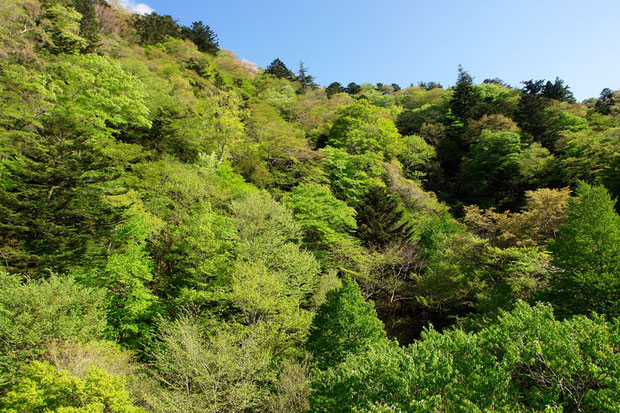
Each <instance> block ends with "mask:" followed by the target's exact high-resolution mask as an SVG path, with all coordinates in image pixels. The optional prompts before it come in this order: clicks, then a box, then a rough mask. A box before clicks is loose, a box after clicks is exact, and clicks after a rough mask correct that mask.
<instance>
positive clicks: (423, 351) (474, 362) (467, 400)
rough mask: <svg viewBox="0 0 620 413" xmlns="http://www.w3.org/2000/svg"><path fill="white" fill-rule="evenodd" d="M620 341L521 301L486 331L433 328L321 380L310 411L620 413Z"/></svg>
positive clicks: (353, 360) (608, 329) (357, 358)
mask: <svg viewBox="0 0 620 413" xmlns="http://www.w3.org/2000/svg"><path fill="white" fill-rule="evenodd" d="M619 340H620V336H619V333H618V326H617V323H606V322H605V321H604V320H603V319H601V318H600V317H596V318H594V319H588V318H586V317H575V318H573V319H571V320H564V321H557V320H556V319H555V317H554V316H553V312H552V309H551V307H550V306H545V305H540V304H539V305H538V306H536V307H529V306H528V305H527V304H525V303H523V302H519V303H518V304H517V306H516V308H515V309H514V310H513V311H512V312H510V313H502V314H501V315H500V317H498V319H497V323H495V324H493V325H491V326H489V327H487V328H484V329H482V330H481V331H479V332H478V333H465V332H463V331H461V330H449V331H446V332H445V333H443V334H441V333H438V332H436V331H434V330H429V331H426V332H424V333H423V334H422V338H421V339H420V340H419V341H417V342H416V343H415V344H413V345H411V346H409V347H408V348H403V347H398V346H397V345H394V344H391V343H385V344H383V345H378V346H374V347H373V348H371V349H369V350H367V351H365V352H360V353H358V354H355V355H352V356H351V357H349V358H347V359H346V360H345V362H344V363H342V364H340V365H338V366H336V367H335V368H333V369H331V370H328V371H324V372H321V373H319V374H318V375H317V376H316V378H315V379H314V380H313V382H312V383H311V390H312V393H311V396H310V406H311V408H310V411H314V412H328V411H340V412H354V411H386V412H387V411H403V412H436V411H485V410H489V411H492V410H498V408H500V406H501V409H502V410H505V411H514V412H526V411H547V412H560V411H600V412H613V411H616V410H617V409H618V408H620V405H619V403H618V398H617V397H616V395H617V394H618V392H619V391H620V388H619V385H618V378H619V377H620V376H619V375H620V369H619V368H618V364H617V362H618V358H619V355H618V352H617V350H616V349H617V346H618V343H619V342H620V341H619Z"/></svg>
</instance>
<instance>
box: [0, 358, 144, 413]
mask: <svg viewBox="0 0 620 413" xmlns="http://www.w3.org/2000/svg"><path fill="white" fill-rule="evenodd" d="M0 408H2V411H5V412H32V411H45V412H51V411H55V412H61V411H62V412H104V411H109V412H118V413H144V412H145V410H144V409H142V408H140V407H137V406H135V405H134V404H133V402H132V400H131V397H130V395H129V392H128V391H127V390H126V388H125V379H124V378H123V377H115V376H112V375H110V374H108V373H106V372H104V371H102V370H100V369H96V368H91V369H89V370H87V371H86V373H85V374H84V377H83V378H79V377H75V376H71V375H69V374H68V372H67V371H63V370H56V369H55V368H54V367H53V366H51V365H49V364H48V363H46V362H39V361H33V362H32V363H31V364H29V365H28V366H26V367H24V368H23V369H22V371H21V374H20V377H19V379H18V381H17V383H15V385H14V386H12V387H11V388H10V389H9V391H8V392H7V393H6V395H5V396H4V397H3V398H2V399H1V400H0Z"/></svg>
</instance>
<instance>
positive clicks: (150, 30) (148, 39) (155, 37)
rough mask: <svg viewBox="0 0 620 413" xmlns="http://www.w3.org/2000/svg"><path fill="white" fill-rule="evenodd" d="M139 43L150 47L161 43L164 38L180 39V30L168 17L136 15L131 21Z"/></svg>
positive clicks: (153, 14)
mask: <svg viewBox="0 0 620 413" xmlns="http://www.w3.org/2000/svg"><path fill="white" fill-rule="evenodd" d="M133 27H134V28H135V29H136V34H137V35H138V39H139V43H140V45H142V46H150V45H154V44H157V43H163V42H164V41H165V40H166V37H168V36H170V37H173V38H179V37H181V28H180V26H179V24H178V23H177V21H176V20H175V19H173V18H172V17H171V16H169V15H164V16H162V15H159V14H157V13H155V12H152V13H151V14H145V15H136V16H135V17H134V21H133Z"/></svg>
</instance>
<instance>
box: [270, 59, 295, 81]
mask: <svg viewBox="0 0 620 413" xmlns="http://www.w3.org/2000/svg"><path fill="white" fill-rule="evenodd" d="M265 73H266V74H269V75H273V76H275V77H279V78H284V79H288V80H290V81H294V80H295V74H294V73H293V72H292V71H291V70H290V69H289V68H288V67H286V65H285V64H284V62H283V61H282V60H280V59H275V60H274V61H273V62H271V64H269V66H267V69H265Z"/></svg>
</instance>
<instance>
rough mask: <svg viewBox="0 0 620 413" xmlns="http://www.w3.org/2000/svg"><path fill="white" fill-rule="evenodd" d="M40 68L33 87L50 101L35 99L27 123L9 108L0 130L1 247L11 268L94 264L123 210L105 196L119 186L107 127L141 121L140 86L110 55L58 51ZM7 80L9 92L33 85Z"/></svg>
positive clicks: (117, 153)
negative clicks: (41, 79)
mask: <svg viewBox="0 0 620 413" xmlns="http://www.w3.org/2000/svg"><path fill="white" fill-rule="evenodd" d="M48 70H49V72H50V73H49V76H50V77H51V79H50V81H49V83H48V84H47V85H42V84H39V85H37V87H36V89H35V90H37V91H39V92H40V91H41V90H44V91H45V92H46V94H47V93H49V94H50V95H49V97H48V102H45V101H44V102H45V103H47V104H48V105H49V106H48V105H43V106H42V107H41V106H38V105H37V110H39V111H40V112H39V113H37V114H36V121H34V122H33V120H34V119H31V120H30V121H28V122H24V120H25V119H24V114H23V113H21V111H20V112H15V111H13V110H10V111H9V113H8V115H9V117H11V115H13V116H14V117H13V118H12V119H11V118H9V119H7V122H8V124H7V125H6V128H7V129H8V130H7V131H6V133H5V134H3V135H0V139H2V142H3V143H4V144H6V147H8V148H10V149H9V151H8V152H9V153H8V154H4V155H5V162H4V171H3V182H2V185H1V186H0V200H1V205H0V228H1V229H2V232H3V236H2V237H0V248H2V250H3V254H4V256H5V260H6V261H8V265H9V266H10V267H11V268H14V269H19V271H23V272H29V273H31V274H37V275H40V272H41V270H43V269H44V268H51V269H54V270H55V271H58V272H62V271H64V270H67V269H69V268H74V267H76V266H88V265H93V266H94V265H95V264H97V263H101V261H102V260H103V259H104V256H105V254H106V250H107V246H108V243H109V241H110V239H111V232H112V230H113V229H114V227H115V225H116V224H117V223H118V222H119V221H120V218H121V214H122V210H123V207H122V206H120V205H114V204H112V203H110V202H109V201H108V199H107V198H106V197H107V196H108V195H115V194H119V193H121V192H122V191H123V186H122V185H121V184H120V182H119V178H120V177H121V175H122V166H123V163H124V161H125V158H124V156H123V149H121V147H119V145H117V142H116V141H115V140H114V137H113V134H114V133H118V131H119V129H120V128H121V127H122V126H125V125H138V126H149V125H150V122H149V121H148V119H147V118H146V116H147V114H148V109H147V108H146V106H145V104H144V99H145V92H144V90H143V88H142V85H141V84H140V83H139V82H137V81H136V79H135V78H134V77H133V76H130V75H128V74H127V73H126V72H124V71H123V70H122V68H121V67H120V65H119V64H118V63H117V62H113V61H112V60H110V59H109V58H106V57H103V56H98V55H95V54H89V55H83V56H80V55H78V56H65V57H64V58H63V59H62V60H60V61H59V62H58V63H55V64H54V65H51V66H50V67H49V69H48ZM35 79H36V78H35ZM11 83H12V86H14V87H16V89H17V90H19V89H21V88H26V89H27V90H28V89H31V88H32V86H33V85H32V84H23V83H22V84H19V83H18V84H15V83H13V82H11ZM11 83H9V84H11ZM52 91H53V93H52ZM29 98H30V96H29V93H25V94H24V95H23V97H22V99H29ZM42 103H43V102H42ZM17 114H19V115H17ZM25 115H26V117H29V116H30V114H29V113H26V114H25ZM25 125H27V126H25ZM2 146H3V145H2Z"/></svg>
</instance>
